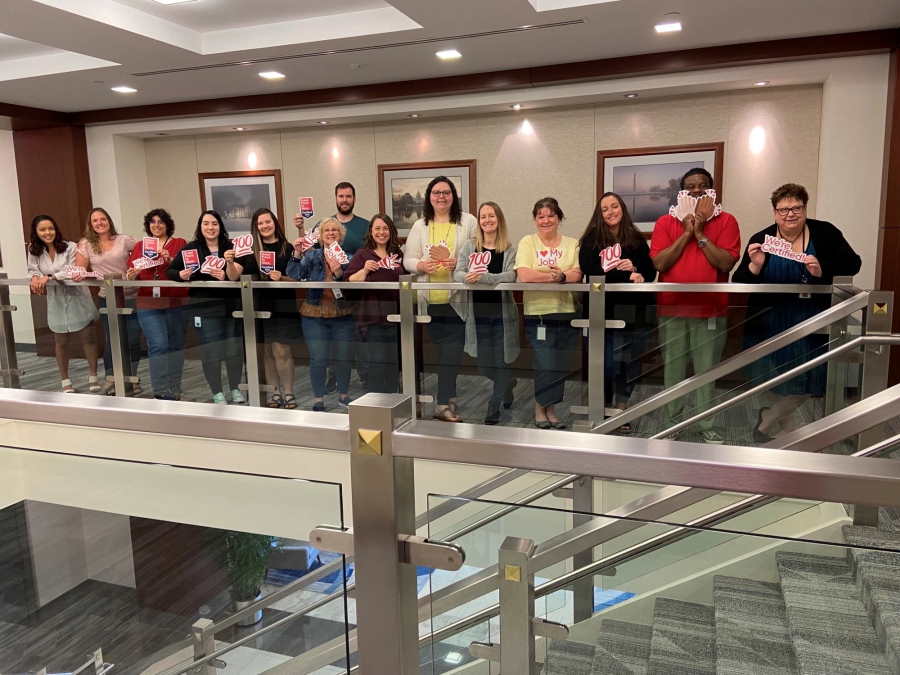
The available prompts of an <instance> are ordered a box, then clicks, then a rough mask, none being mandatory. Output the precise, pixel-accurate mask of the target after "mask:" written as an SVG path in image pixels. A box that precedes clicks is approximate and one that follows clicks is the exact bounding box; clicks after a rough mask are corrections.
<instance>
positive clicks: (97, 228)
mask: <svg viewBox="0 0 900 675" xmlns="http://www.w3.org/2000/svg"><path fill="white" fill-rule="evenodd" d="M91 229H92V230H94V232H96V233H97V234H108V233H109V219H108V218H107V217H106V216H105V215H104V214H103V212H102V211H94V212H93V213H92V214H91Z"/></svg>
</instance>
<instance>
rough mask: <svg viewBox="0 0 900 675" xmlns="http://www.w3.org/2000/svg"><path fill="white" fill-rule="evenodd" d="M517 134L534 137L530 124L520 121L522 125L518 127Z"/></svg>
mask: <svg viewBox="0 0 900 675" xmlns="http://www.w3.org/2000/svg"><path fill="white" fill-rule="evenodd" d="M519 133H520V134H522V135H523V136H534V127H533V126H531V122H529V121H528V120H522V124H521V126H520V127H519Z"/></svg>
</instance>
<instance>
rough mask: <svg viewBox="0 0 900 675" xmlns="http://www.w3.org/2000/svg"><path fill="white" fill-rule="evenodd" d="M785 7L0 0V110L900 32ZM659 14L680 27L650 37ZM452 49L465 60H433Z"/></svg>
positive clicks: (898, 20)
mask: <svg viewBox="0 0 900 675" xmlns="http://www.w3.org/2000/svg"><path fill="white" fill-rule="evenodd" d="M796 4H797V6H799V7H802V8H803V9H805V10H807V11H806V12H805V13H803V14H802V15H799V14H798V12H797V11H785V2H784V0H603V1H600V0H489V1H486V0H390V1H389V2H388V1H383V0H340V1H339V2H335V0H253V1H252V2H251V1H249V0H193V1H192V2H188V3H185V4H180V5H162V4H159V3H157V2H155V1H154V0H91V1H90V2H85V1H84V0H3V2H2V3H0V30H2V31H3V35H0V102H3V103H9V104H16V105H22V106H30V107H36V108H46V109H50V110H57V111H63V112H75V111H86V110H96V109H103V108H118V107H124V106H136V105H147V104H156V103H168V102H175V101H188V100H196V99H208V98H220V97H227V96H239V95H247V94H265V93H269V92H272V93H280V92H290V91H300V90H309V89H324V88H331V87H341V86H350V85H360V84H371V83H380V82H392V81H401V80H415V79H421V78H436V77H442V76H448V75H461V74H468V73H477V72H487V71H497V70H505V69H513V68H524V67H530V66H542V65H549V64H564V63H571V62H577V61H586V60H592V59H602V58H610V57H616V56H628V55H633V54H644V53H652V52H663V51H677V50H683V49H691V48H697V47H708V46H714V45H724V44H739V43H745V42H756V41H764V40H775V39H785V38H787V39H789V38H792V37H807V36H815V35H829V34H836V33H849V32H856V31H864V30H874V29H880V28H895V27H898V26H900V2H896V1H893V0H855V1H854V2H852V3H848V2H846V0H808V1H805V2H802V3H796ZM668 12H679V13H680V15H681V16H680V18H681V21H682V22H683V24H684V30H683V31H682V32H680V33H674V34H664V35H657V34H656V33H655V32H654V31H653V25H654V24H655V23H657V22H659V21H661V20H662V19H663V17H664V15H665V14H666V13H668ZM523 27H525V28H524V29H523ZM498 31H499V32H498ZM449 47H453V48H456V49H458V50H459V51H461V52H462V54H463V58H462V59H459V60H457V61H451V62H441V61H439V60H437V59H436V58H435V55H434V53H435V51H437V50H439V49H444V48H449ZM265 59H274V60H273V61H272V62H269V63H259V62H258V61H259V60H265ZM248 60H253V61H254V63H253V64H241V63H240V62H242V61H248ZM222 64H226V65H222ZM262 70H278V71H280V72H282V73H284V74H285V75H286V77H285V79H283V80H279V81H274V82H269V81H264V80H262V79H261V78H260V77H259V76H258V73H259V72H260V71H262ZM115 85H129V86H132V87H134V88H136V89H138V90H139V91H138V93H136V94H128V95H122V94H116V93H114V92H112V91H110V87H112V86H115Z"/></svg>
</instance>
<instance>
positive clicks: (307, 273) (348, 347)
mask: <svg viewBox="0 0 900 675" xmlns="http://www.w3.org/2000/svg"><path fill="white" fill-rule="evenodd" d="M344 232H345V230H344V226H343V225H341V224H340V223H339V222H338V221H337V220H336V219H334V218H329V219H328V220H326V221H324V222H323V223H322V224H321V225H319V237H320V239H319V242H318V243H317V244H315V245H314V246H313V247H312V248H310V249H308V250H306V251H305V252H303V249H302V244H301V240H297V241H296V242H295V243H294V255H293V257H292V258H291V261H290V262H289V263H288V266H287V275H288V276H289V277H291V278H293V279H298V280H300V281H340V280H342V279H343V278H344V270H346V269H347V264H348V263H349V260H348V261H347V262H343V263H342V262H341V261H339V260H337V259H336V258H335V257H334V256H332V255H331V254H330V253H329V251H328V247H329V246H331V245H333V244H334V243H335V242H337V243H338V244H340V242H341V241H342V240H343V239H344ZM298 256H302V257H298ZM300 316H301V317H302V319H301V320H302V323H303V337H304V339H305V340H306V346H307V349H308V350H309V379H310V384H311V385H312V390H313V396H314V397H315V401H314V402H313V408H312V409H313V410H318V411H324V410H325V373H326V372H327V368H328V366H329V365H331V368H332V370H333V371H334V375H335V379H336V380H337V391H338V403H339V404H340V405H341V407H344V408H346V407H347V405H348V404H349V403H350V394H349V391H348V390H349V386H350V366H351V365H352V363H353V336H354V334H355V330H356V324H355V322H354V320H353V309H352V308H351V307H350V306H349V305H348V303H347V302H346V300H345V299H344V297H343V294H342V293H341V291H340V290H339V289H337V288H334V289H332V288H310V289H309V290H308V291H307V293H306V299H305V300H304V301H303V304H302V305H301V307H300ZM329 361H330V364H329Z"/></svg>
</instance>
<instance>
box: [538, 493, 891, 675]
mask: <svg viewBox="0 0 900 675" xmlns="http://www.w3.org/2000/svg"><path fill="white" fill-rule="evenodd" d="M844 536H845V539H846V541H847V544H848V547H847V554H846V556H842V557H835V556H824V555H810V554H804V553H790V552H779V553H777V554H776V558H775V565H777V568H778V575H779V583H770V582H762V581H755V580H751V579H739V578H735V577H726V576H716V577H715V578H714V580H713V584H714V590H713V598H714V606H713V607H708V606H705V605H698V604H694V603H689V602H682V601H677V600H671V599H668V598H657V600H656V602H655V606H654V615H653V625H652V626H644V625H639V624H633V623H626V622H622V621H613V620H605V621H603V622H602V623H601V627H600V631H599V633H598V635H597V639H596V643H595V644H592V645H591V644H585V643H576V642H572V641H568V642H563V641H554V642H552V643H551V644H550V645H549V647H548V658H547V664H546V666H545V668H544V670H543V673H544V675H571V674H575V673H577V674H579V675H580V674H585V675H600V674H603V675H644V674H645V673H647V674H650V673H653V674H658V675H661V674H663V673H667V674H668V673H672V674H680V673H683V674H688V673H690V674H692V675H702V674H706V673H721V674H725V675H789V674H794V673H801V674H803V675H838V674H840V675H848V674H851V673H852V674H858V675H869V674H881V673H894V674H895V675H897V674H900V509H881V511H880V522H879V527H877V528H875V527H857V526H852V527H846V528H844ZM895 551H896V552H895Z"/></svg>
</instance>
